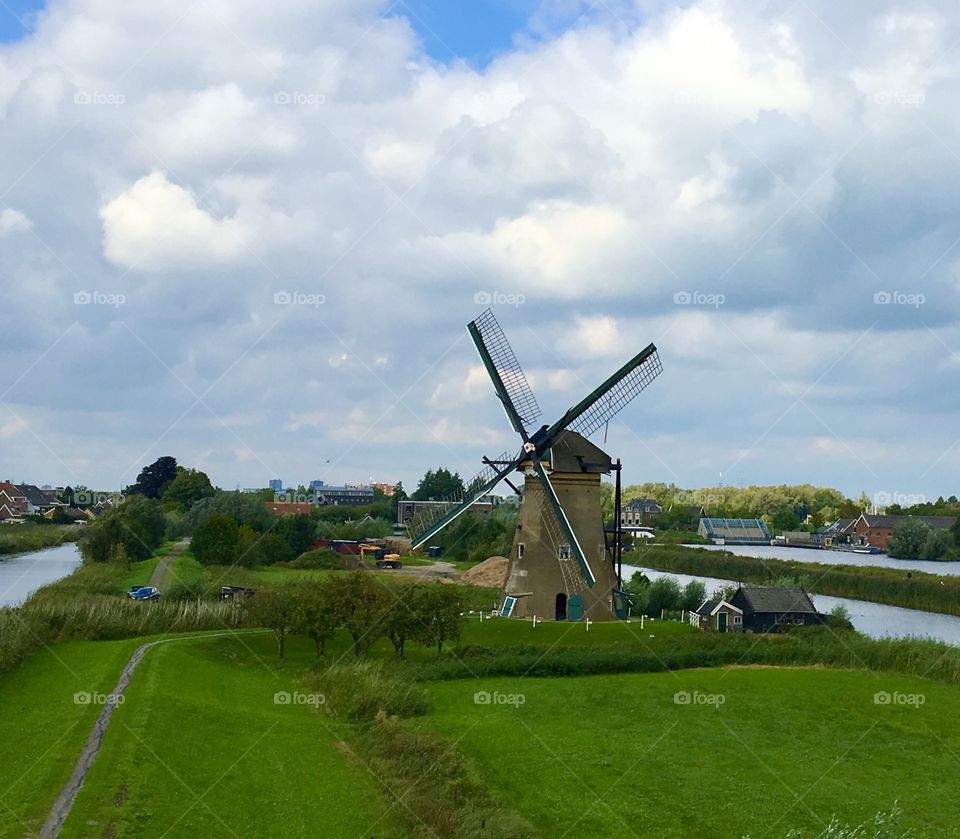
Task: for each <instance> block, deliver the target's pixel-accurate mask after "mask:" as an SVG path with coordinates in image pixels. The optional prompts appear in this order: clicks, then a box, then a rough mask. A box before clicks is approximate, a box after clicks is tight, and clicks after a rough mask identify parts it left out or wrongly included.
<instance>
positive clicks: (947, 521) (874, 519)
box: [850, 513, 956, 551]
mask: <svg viewBox="0 0 960 839" xmlns="http://www.w3.org/2000/svg"><path fill="white" fill-rule="evenodd" d="M910 519H915V520H916V521H922V522H923V523H924V524H925V525H926V526H927V527H929V528H930V529H931V530H949V529H950V528H951V527H953V524H954V522H955V521H956V518H955V517H954V516H872V515H870V514H868V513H862V514H861V515H860V518H858V519H857V520H856V522H854V525H853V530H852V532H851V534H850V541H851V543H852V544H854V545H870V546H872V547H874V548H877V549H879V550H881V551H885V550H887V546H888V545H889V544H890V538H891V537H892V536H893V531H894V529H895V528H896V526H897V525H898V524H903V522H905V521H909V520H910Z"/></svg>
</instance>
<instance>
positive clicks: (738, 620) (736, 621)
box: [733, 615, 743, 626]
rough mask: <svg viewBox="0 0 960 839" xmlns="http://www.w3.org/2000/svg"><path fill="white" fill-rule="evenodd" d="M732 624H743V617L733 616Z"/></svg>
mask: <svg viewBox="0 0 960 839" xmlns="http://www.w3.org/2000/svg"><path fill="white" fill-rule="evenodd" d="M733 623H734V625H735V626H739V625H740V624H742V623H743V616H742V615H734V616H733Z"/></svg>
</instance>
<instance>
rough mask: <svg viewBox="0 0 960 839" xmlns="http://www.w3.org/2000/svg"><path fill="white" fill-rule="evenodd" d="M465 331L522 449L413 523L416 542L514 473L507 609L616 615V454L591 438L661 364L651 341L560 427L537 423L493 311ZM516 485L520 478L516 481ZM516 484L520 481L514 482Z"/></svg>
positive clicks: (620, 601) (503, 609) (488, 464)
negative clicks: (608, 523) (517, 499)
mask: <svg viewBox="0 0 960 839" xmlns="http://www.w3.org/2000/svg"><path fill="white" fill-rule="evenodd" d="M467 329H468V330H469V332H470V337H471V338H472V339H473V342H474V344H475V345H476V348H477V352H478V353H479V354H480V358H481V360H482V361H483V364H484V367H486V370H487V373H488V374H489V375H490V379H491V381H492V382H493V388H494V391H495V393H496V395H497V398H498V399H499V400H500V403H501V405H502V406H503V409H504V412H505V413H506V415H507V419H508V420H509V421H510V425H511V426H512V427H513V430H514V431H516V432H517V434H519V435H520V438H521V441H522V446H521V448H520V451H519V452H518V453H516V454H511V453H510V452H505V453H504V454H502V455H501V456H500V457H499V458H497V459H495V460H491V459H490V458H486V457H485V458H484V459H483V462H484V464H485V465H484V469H483V470H482V471H481V472H480V474H478V475H477V476H476V477H475V478H473V479H472V480H471V481H469V482H468V483H467V484H466V485H465V487H464V491H463V493H462V494H461V495H459V496H458V497H456V498H450V499H447V500H446V502H445V503H443V504H438V505H435V506H433V507H432V508H430V509H429V510H428V511H426V512H425V513H424V514H422V515H419V516H417V518H415V519H414V520H413V521H412V522H411V524H410V536H411V541H412V544H413V547H414V548H418V547H420V546H422V545H424V544H426V543H427V542H428V541H429V540H430V539H432V538H433V537H434V536H435V535H436V534H437V533H439V532H440V531H441V530H442V529H443V528H444V527H446V526H447V525H448V524H449V523H450V522H452V521H453V520H454V519H456V518H457V517H458V516H460V515H461V514H463V513H464V512H466V511H467V510H468V509H469V508H470V507H471V505H473V504H474V503H475V502H476V501H478V500H479V499H481V498H482V497H483V496H484V495H486V494H487V493H489V492H490V491H491V490H492V489H493V488H494V487H495V486H496V485H497V484H499V483H500V482H501V481H507V482H508V483H509V482H510V481H509V478H508V476H509V475H510V473H512V472H515V471H516V472H520V473H521V474H522V475H523V493H522V495H523V500H522V501H521V504H520V514H519V517H518V521H517V530H516V532H515V534H514V539H513V546H512V549H511V552H510V564H509V567H508V571H507V580H506V583H505V585H504V589H503V594H502V599H501V605H500V614H501V615H503V616H504V617H530V616H532V615H537V616H538V617H540V618H544V619H547V620H550V619H555V620H581V619H582V618H589V619H590V620H611V619H613V618H614V617H616V616H617V614H618V613H620V614H623V613H624V609H625V595H623V593H622V592H620V591H619V589H618V579H617V572H616V569H615V568H614V562H613V557H612V556H611V555H610V552H609V551H608V550H607V547H606V538H605V533H604V526H603V516H602V514H601V511H600V476H601V475H604V474H609V473H610V471H611V469H612V468H613V465H612V462H611V459H610V456H609V455H608V454H606V453H605V452H604V451H602V450H601V449H600V448H599V447H597V446H595V445H594V444H593V443H591V442H590V441H589V440H588V439H587V438H588V437H589V436H590V435H591V434H593V433H594V432H596V431H597V430H599V429H600V428H603V427H604V426H605V425H606V424H607V423H608V422H609V421H610V419H611V418H612V417H614V416H615V415H616V414H618V413H619V412H620V411H621V410H622V409H623V408H624V406H626V405H627V404H628V403H629V402H630V401H632V400H633V399H634V397H636V396H637V395H638V394H639V393H640V392H641V391H642V390H643V389H644V388H646V386H647V385H648V384H650V382H652V381H653V380H654V379H655V378H656V377H657V376H658V375H659V374H660V373H661V372H662V370H663V367H662V365H661V363H660V357H659V355H658V354H657V348H656V347H655V346H654V345H653V344H650V345H649V346H648V347H647V348H646V349H644V350H643V351H642V352H640V353H638V354H637V355H636V356H634V357H633V358H632V359H631V360H630V361H628V362H627V363H626V364H625V365H623V367H621V368H620V369H619V370H618V371H617V372H616V373H614V374H613V375H612V376H610V378H608V379H607V380H606V381H605V382H603V384H601V385H600V386H599V387H598V388H596V390H594V391H593V392H592V393H590V394H589V395H588V396H586V397H585V398H584V399H582V400H581V401H580V402H578V403H577V404H576V405H574V406H573V407H572V408H570V409H569V410H567V411H566V412H565V413H564V414H563V416H561V417H560V419H558V420H557V421H556V422H555V423H553V425H549V426H548V425H543V426H541V427H540V428H539V429H538V430H536V431H534V432H533V433H531V432H530V430H529V429H530V428H532V427H533V425H534V423H535V422H536V421H537V420H538V419H539V417H540V415H541V411H540V407H539V405H538V404H537V400H536V398H535V397H534V395H533V392H532V391H531V390H530V385H529V384H528V382H527V379H526V377H525V376H524V375H523V370H522V369H521V368H520V365H519V364H518V363H517V359H516V356H515V355H514V353H513V350H512V349H511V347H510V344H509V343H508V342H507V339H506V336H505V335H504V334H503V331H502V330H501V329H500V324H499V323H497V320H496V318H495V317H494V316H493V313H492V312H491V311H490V310H489V309H488V310H487V311H485V312H484V313H483V314H482V315H481V316H480V317H478V318H477V319H476V320H475V321H473V322H471V323H470V324H469V325H468V326H467ZM511 486H513V484H511ZM514 488H515V489H516V487H514Z"/></svg>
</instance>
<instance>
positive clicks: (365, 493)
mask: <svg viewBox="0 0 960 839" xmlns="http://www.w3.org/2000/svg"><path fill="white" fill-rule="evenodd" d="M314 496H315V498H316V503H317V504H320V505H323V504H349V505H359V504H372V503H373V501H374V495H373V488H372V487H352V486H342V487H328V486H324V487H323V488H322V489H320V490H317V491H316V492H315V493H314Z"/></svg>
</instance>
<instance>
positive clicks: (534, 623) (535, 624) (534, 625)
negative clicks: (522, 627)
mask: <svg viewBox="0 0 960 839" xmlns="http://www.w3.org/2000/svg"><path fill="white" fill-rule="evenodd" d="M533 628H534V629H536V628H537V616H536V615H534V616H533Z"/></svg>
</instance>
